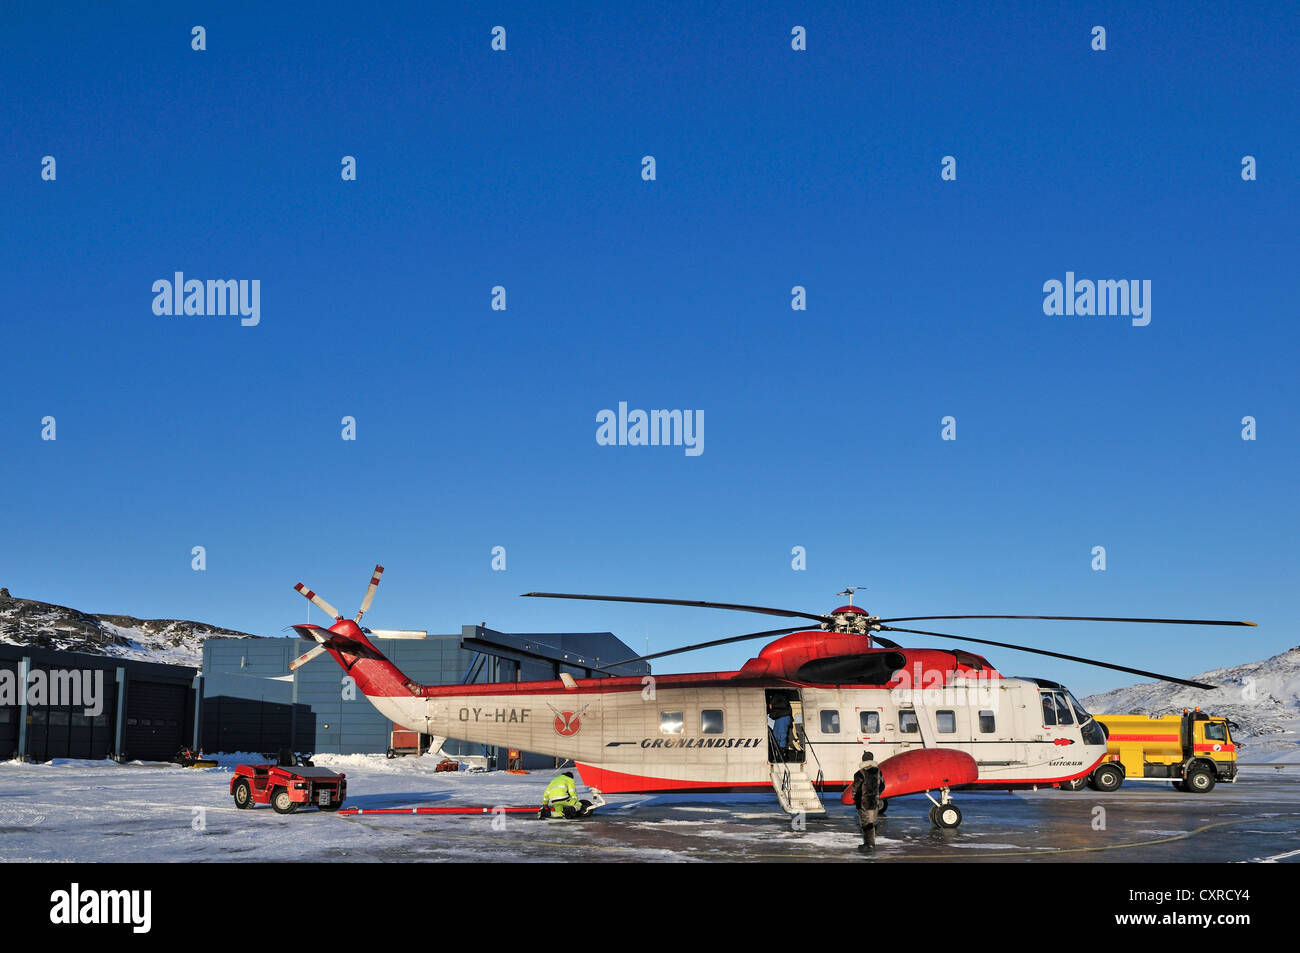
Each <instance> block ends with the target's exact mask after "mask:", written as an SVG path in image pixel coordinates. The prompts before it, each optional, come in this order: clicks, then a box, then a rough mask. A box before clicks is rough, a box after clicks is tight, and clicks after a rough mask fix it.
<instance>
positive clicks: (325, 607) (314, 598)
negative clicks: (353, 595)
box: [294, 583, 343, 622]
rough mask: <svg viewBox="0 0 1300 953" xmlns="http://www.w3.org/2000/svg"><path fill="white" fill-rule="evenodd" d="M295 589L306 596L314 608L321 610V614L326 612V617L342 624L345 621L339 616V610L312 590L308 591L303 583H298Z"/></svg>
mask: <svg viewBox="0 0 1300 953" xmlns="http://www.w3.org/2000/svg"><path fill="white" fill-rule="evenodd" d="M294 588H295V589H297V590H298V591H299V592H301V593H302V594H303V596H304V597H305V598H307V599H308V600H310V601H311V603H312V605H314V606H316V608H318V609H320V610H321V612H324V613H325V614H326V615H329V616H333V617H334V619H335V621H337V622H342V621H343V616H341V615H339V610H338V609H335V608H334V607H333V606H332V605H330V604H329V603H328V602H326V601H325V600H324V599H322V598H321V597H320V596H318V595H316V593H314V592H312V591H311V590H310V589H308V588H307V587H306V586H304V585H303V584H302V583H298V585H296V586H294Z"/></svg>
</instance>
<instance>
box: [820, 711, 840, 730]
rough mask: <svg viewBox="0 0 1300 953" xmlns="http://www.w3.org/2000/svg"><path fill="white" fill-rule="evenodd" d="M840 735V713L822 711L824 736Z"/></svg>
mask: <svg viewBox="0 0 1300 953" xmlns="http://www.w3.org/2000/svg"><path fill="white" fill-rule="evenodd" d="M839 733H840V713H839V712H837V711H830V710H828V709H822V734H824V735H838V734H839Z"/></svg>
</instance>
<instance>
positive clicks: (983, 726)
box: [980, 708, 998, 735]
mask: <svg viewBox="0 0 1300 953" xmlns="http://www.w3.org/2000/svg"><path fill="white" fill-rule="evenodd" d="M997 730H998V720H997V717H996V716H995V715H994V714H993V712H991V711H989V710H988V709H987V708H986V709H984V710H983V711H981V712H980V734H982V735H991V734H993V733H994V732H996V731H997Z"/></svg>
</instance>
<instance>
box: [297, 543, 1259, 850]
mask: <svg viewBox="0 0 1300 953" xmlns="http://www.w3.org/2000/svg"><path fill="white" fill-rule="evenodd" d="M382 573H383V567H382V566H378V567H376V569H375V573H374V575H373V577H372V579H371V583H370V587H369V589H368V590H367V591H366V594H365V598H364V600H363V602H362V607H361V611H360V612H358V613H357V615H356V617H355V618H354V619H346V618H344V617H343V616H342V615H341V614H340V613H339V612H338V611H337V610H336V609H335V608H334V607H333V606H331V605H330V604H329V603H327V602H325V601H324V600H323V599H321V598H320V597H319V596H317V595H316V594H315V593H314V592H312V591H311V590H309V589H307V588H306V587H305V586H303V585H302V584H301V583H299V584H298V585H297V586H296V587H295V588H296V589H297V590H298V591H299V592H300V593H301V594H302V595H304V596H305V597H306V598H308V599H309V600H311V601H312V603H313V604H315V605H316V606H318V607H319V608H320V609H322V610H323V611H325V612H326V613H327V614H329V615H330V616H332V617H333V618H334V619H335V621H334V623H333V624H332V625H330V626H329V627H328V628H323V627H320V626H315V625H311V624H301V625H294V626H293V628H294V629H295V630H296V631H297V632H298V634H299V636H300V637H302V638H304V639H307V640H309V641H315V642H316V643H317V645H316V646H315V647H314V648H313V649H312V650H311V651H309V652H308V653H306V654H305V655H303V656H301V657H300V658H299V659H296V660H295V662H294V667H296V666H297V665H299V664H303V663H305V662H306V661H309V660H310V659H311V658H314V657H316V656H317V655H320V654H321V653H328V654H329V655H330V656H331V657H332V658H333V659H334V660H335V661H336V662H337V663H338V664H339V665H340V666H341V667H342V668H343V670H344V671H345V672H346V673H347V674H348V675H350V676H351V677H352V678H353V680H354V681H355V683H356V686H357V687H358V688H359V689H360V690H361V692H362V693H363V694H364V695H365V696H366V698H367V699H368V700H369V701H370V703H371V704H372V705H374V706H375V708H377V709H378V710H379V711H380V712H381V713H382V714H384V715H385V716H386V717H387V718H389V719H390V720H391V721H393V722H394V723H395V724H397V725H400V726H402V727H404V728H407V729H409V730H411V731H419V732H421V733H424V734H429V735H434V736H442V737H451V738H457V739H461V740H464V741H469V742H473V743H481V744H485V745H494V746H504V747H510V748H519V749H522V750H527V751H532V752H536V753H539V754H545V755H552V756H554V757H557V758H561V759H565V760H569V761H572V762H573V763H574V765H575V767H576V768H577V770H578V772H579V773H580V774H581V776H582V780H583V782H584V783H585V784H586V785H587V786H588V787H589V788H591V789H592V790H593V791H597V792H599V793H603V794H621V793H658V794H666V793H700V794H706V793H707V794H725V793H736V792H746V793H755V792H762V791H772V792H774V793H775V794H776V797H777V800H778V803H779V804H780V805H781V807H782V809H783V810H785V811H786V812H787V813H789V814H805V815H807V814H821V813H825V806H824V804H823V803H822V800H821V796H820V795H821V794H822V793H824V792H839V791H842V790H845V789H846V788H847V786H848V785H849V784H850V783H851V780H852V777H853V774H854V772H855V771H856V770H857V768H858V767H859V763H860V762H859V759H860V757H861V755H862V753H863V752H864V751H867V750H869V751H871V752H872V753H873V755H874V757H875V760H876V761H877V763H878V764H879V766H880V770H881V775H882V779H883V782H884V789H883V792H882V794H883V796H884V797H885V798H886V803H888V799H892V798H896V797H901V796H903V795H907V794H917V793H922V794H924V795H925V797H926V798H927V799H929V801H930V802H931V807H930V821H931V823H932V824H934V826H935V827H938V828H955V827H957V826H958V825H960V824H961V821H962V814H961V809H960V808H959V807H958V806H957V804H956V803H955V802H954V801H953V799H952V796H951V795H952V791H953V790H956V789H992V790H1017V789H1026V788H1035V789H1036V788H1039V787H1054V786H1058V785H1061V784H1063V783H1069V782H1075V781H1078V780H1079V779H1081V778H1086V777H1088V776H1089V775H1090V774H1091V772H1092V771H1093V769H1095V768H1096V767H1097V765H1098V764H1100V762H1101V761H1102V760H1103V759H1104V758H1105V756H1106V733H1105V730H1104V729H1103V728H1102V726H1101V725H1100V724H1099V723H1098V722H1097V721H1096V720H1095V719H1093V718H1092V716H1091V715H1090V714H1089V713H1088V712H1087V711H1086V710H1085V709H1084V707H1083V705H1082V704H1080V702H1079V701H1078V699H1077V698H1075V696H1074V695H1073V694H1072V693H1071V692H1070V691H1069V689H1068V688H1066V687H1065V686H1064V685H1061V684H1059V683H1058V682H1055V681H1051V680H1048V679H1043V678H1013V677H1009V676H1005V675H1003V674H1002V673H1001V672H999V671H998V670H997V669H995V668H994V666H993V665H992V664H991V663H990V662H989V661H988V659H986V658H985V657H983V656H981V655H976V654H974V653H973V652H969V651H967V650H965V649H961V648H910V647H904V646H902V645H900V644H899V643H898V642H895V641H893V640H892V639H891V638H889V637H887V636H885V635H882V634H881V633H884V632H889V633H899V634H904V635H916V636H925V637H929V638H938V639H945V640H952V641H957V642H969V643H977V644H982V645H990V646H995V647H1000V648H1006V649H1013V650H1016V651H1021V652H1030V653H1035V654H1039V655H1045V656H1050V657H1054V658H1059V659H1065V660H1069V661H1074V662H1081V663H1084V664H1087V665H1093V666H1098V667H1101V668H1107V669H1112V670H1115V671H1121V672H1128V673H1131V674H1135V675H1142V676H1146V677H1149V678H1155V679H1159V680H1163V681H1169V682H1176V683H1178V684H1182V685H1189V686H1193V687H1197V688H1207V689H1208V688H1213V687H1214V686H1213V685H1209V684H1207V683H1204V682H1196V681H1191V680H1188V679H1184V678H1179V677H1177V676H1172V675H1163V674H1160V673H1157V672H1149V671H1145V670H1142V669H1138V668H1132V667H1129V666H1124V665H1119V664H1116V663H1112V662H1106V661H1102V660H1098V659H1091V658H1084V657H1081V656H1075V655H1067V654H1063V653H1060V652H1053V651H1049V650H1047V649H1039V648H1033V647H1029V646H1024V645H1018V644H1014V643H1009V642H999V641H992V640H988V639H979V638H973V637H970V636H961V635H951V634H946V633H940V632H933V631H928V630H923V629H914V628H906V627H902V626H899V625H897V624H895V623H903V622H920V621H929V620H936V621H937V620H949V621H955V620H965V619H983V620H987V619H999V620H1040V621H1075V622H1129V623H1147V624H1169V625H1173V624H1177V625H1217V626H1253V625H1254V623H1253V622H1237V621H1224V620H1209V619H1165V618H1160V619H1156V618H1120V617H1110V616H1062V615H926V616H899V617H892V618H881V617H879V616H875V615H871V614H870V613H869V612H868V611H867V610H866V609H864V608H863V607H861V606H855V605H854V604H853V597H854V594H855V592H856V591H857V590H859V589H861V588H863V587H858V586H854V587H849V588H847V589H845V590H844V591H842V592H840V593H839V595H841V596H847V597H848V602H847V603H846V604H845V605H842V606H840V607H839V608H837V609H834V610H832V611H831V612H829V613H814V612H804V611H800V610H792V609H780V608H772V607H768V606H756V605H747V604H741V603H726V602H710V601H703V600H689V599H665V598H646V597H637V596H609V595H589V594H578V593H555V592H527V593H523V595H524V596H525V597H530V598H546V599H571V600H588V601H600V602H615V603H618V602H621V603H641V604H651V605H672V606H691V607H696V608H705V609H718V610H726V611H733V612H746V613H757V614H765V615H771V616H779V617H785V618H794V619H802V620H808V621H805V622H801V623H800V624H798V625H793V626H788V627H786V628H778V629H768V630H764V631H760V632H749V633H745V634H742V635H735V636H728V637H725V638H720V639H714V640H710V641H706V642H699V643H695V644H692V645H686V646H681V647H678V648H674V649H669V650H666V651H662V652H655V653H652V654H647V655H641V656H636V657H634V658H630V659H621V660H618V661H616V662H612V663H603V662H602V661H601V660H593V664H592V665H591V668H593V669H594V670H595V671H601V672H604V671H607V670H610V669H617V668H618V667H619V666H622V665H625V664H627V663H628V662H643V661H650V660H653V659H658V658H664V657H667V656H672V655H678V654H682V653H686V652H692V651H696V650H698V649H702V648H708V647H714V646H720V645H728V644H734V643H739V642H745V641H752V640H758V639H769V640H770V641H769V642H768V644H766V645H765V646H763V648H762V649H760V650H759V652H758V654H757V655H755V656H754V657H753V658H751V659H749V660H748V661H747V662H745V664H744V665H743V666H741V667H740V668H739V669H738V670H735V671H723V672H694V673H683V674H670V675H653V676H652V675H644V676H641V675H638V676H620V675H615V674H611V675H609V677H603V678H590V679H575V678H574V677H573V676H572V675H569V674H567V673H562V674H561V675H560V677H559V679H558V680H551V681H533V682H495V683H478V684H458V685H422V684H419V683H417V682H415V681H413V680H412V679H410V678H408V677H406V676H405V675H404V674H403V673H402V672H401V671H400V670H399V669H398V668H397V666H395V665H394V664H393V663H392V662H391V661H389V660H388V659H387V658H386V657H385V656H384V655H383V653H381V652H380V651H379V650H378V649H377V648H376V647H375V645H374V644H373V643H372V642H371V641H370V639H369V638H368V637H367V632H368V631H369V632H370V634H372V635H375V636H379V635H380V634H381V633H382V632H383V631H384V630H373V631H371V630H364V629H362V628H361V626H360V625H359V623H360V620H361V616H362V615H363V614H364V613H365V612H366V611H367V610H368V609H369V608H370V604H371V601H372V599H373V597H374V594H375V588H376V587H377V586H378V584H379V579H380V577H381V575H382ZM809 622H812V623H815V625H809ZM397 631H398V632H399V633H402V632H404V630H397ZM597 663H599V664H597ZM787 719H788V721H787ZM786 725H788V726H789V730H784V731H783V730H782V729H783V728H784V727H785V726H786ZM932 792H934V793H932ZM845 793H847V792H846V791H845ZM935 793H937V795H938V796H937V797H936V796H935Z"/></svg>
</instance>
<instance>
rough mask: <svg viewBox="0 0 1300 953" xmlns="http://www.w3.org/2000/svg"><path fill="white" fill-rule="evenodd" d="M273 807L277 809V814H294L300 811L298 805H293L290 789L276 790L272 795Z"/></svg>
mask: <svg viewBox="0 0 1300 953" xmlns="http://www.w3.org/2000/svg"><path fill="white" fill-rule="evenodd" d="M271 807H273V808H275V813H277V814H292V813H293V812H294V811H296V810H298V805H297V804H295V803H293V800H292V799H291V798H290V797H289V789H288V788H276V789H275V791H274V792H272V794H271Z"/></svg>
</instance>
